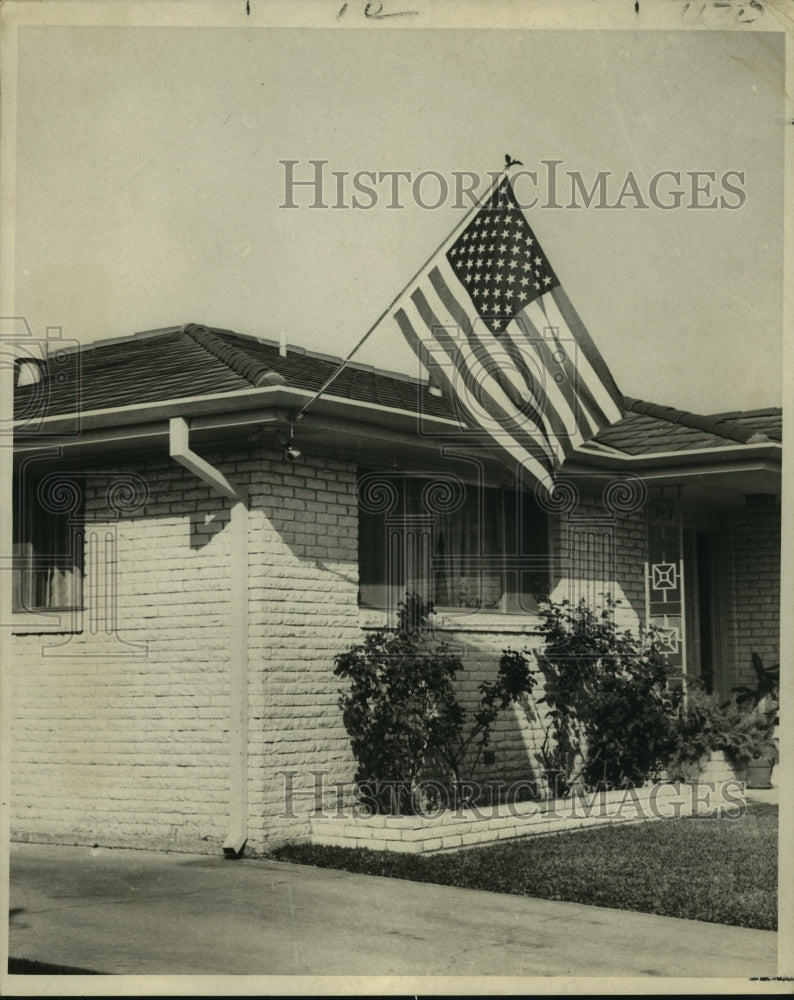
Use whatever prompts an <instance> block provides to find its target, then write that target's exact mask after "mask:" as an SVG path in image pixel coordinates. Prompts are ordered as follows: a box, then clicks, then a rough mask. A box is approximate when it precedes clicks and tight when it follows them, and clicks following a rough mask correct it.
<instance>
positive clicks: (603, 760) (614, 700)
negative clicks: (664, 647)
mask: <svg viewBox="0 0 794 1000" xmlns="http://www.w3.org/2000/svg"><path fill="white" fill-rule="evenodd" d="M617 603H618V602H615V601H613V600H612V599H611V597H610V596H609V595H606V596H605V600H604V606H603V607H602V608H601V609H600V610H594V609H592V608H590V607H589V606H588V605H587V603H586V602H585V601H584V600H582V601H580V602H579V603H578V604H577V605H572V604H571V603H570V602H569V601H566V600H563V601H560V602H553V601H550V600H541V601H540V602H539V614H540V617H541V619H542V625H541V628H540V632H541V634H542V635H543V638H544V640H545V646H544V648H543V649H542V650H541V651H540V652H539V653H538V654H537V660H538V666H539V672H540V674H542V676H543V680H544V694H543V696H542V697H540V698H538V699H537V700H536V702H535V705H536V706H538V707H536V708H535V709H534V713H533V714H534V715H535V717H536V719H544V717H545V727H546V729H545V738H544V741H543V745H542V747H541V751H540V753H539V755H538V756H539V760H540V762H541V764H542V765H543V766H544V768H545V769H546V771H547V772H560V773H561V776H562V780H563V782H564V785H565V786H566V787H569V786H570V785H571V784H573V783H574V782H575V781H577V780H582V781H584V782H585V783H586V784H589V785H590V786H597V785H599V784H605V783H606V784H609V785H615V786H625V785H627V784H630V783H642V782H643V781H645V780H646V779H647V778H648V777H651V776H652V775H654V774H656V773H658V772H659V771H660V770H661V769H662V768H663V767H664V765H665V763H666V762H667V760H668V758H669V756H670V753H671V751H672V749H673V748H674V746H675V740H676V737H675V716H676V710H677V707H678V702H679V699H680V695H679V693H678V692H677V690H674V689H671V688H670V687H669V686H668V668H667V665H666V664H665V662H664V658H663V656H662V654H661V652H660V651H659V648H658V646H657V644H656V641H655V634H654V633H653V631H652V630H651V631H649V632H648V634H647V636H646V639H645V641H642V640H640V639H638V638H636V637H635V636H633V635H632V633H631V632H630V631H622V632H621V631H619V630H618V628H617V626H616V624H615V614H614V612H615V608H616V604H617ZM516 656H520V657H523V656H524V654H523V653H515V652H514V651H512V650H508V651H507V652H506V653H505V657H506V658H514V657H516ZM541 705H543V706H545V709H544V710H540V709H539V706H541Z"/></svg>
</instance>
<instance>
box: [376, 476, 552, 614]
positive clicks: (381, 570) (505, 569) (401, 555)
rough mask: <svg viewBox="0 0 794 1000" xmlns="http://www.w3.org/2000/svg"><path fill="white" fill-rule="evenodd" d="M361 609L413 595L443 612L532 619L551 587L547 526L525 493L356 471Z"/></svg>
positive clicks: (448, 479) (387, 604) (455, 480)
mask: <svg viewBox="0 0 794 1000" xmlns="http://www.w3.org/2000/svg"><path fill="white" fill-rule="evenodd" d="M358 506H359V587H360V589H359V601H360V603H361V604H362V605H364V606H366V607H373V608H389V607H394V606H395V605H396V603H397V602H398V601H399V600H402V598H403V597H404V595H405V592H406V591H407V590H415V591H417V592H418V593H420V594H422V596H423V597H425V598H429V599H431V600H432V601H433V604H434V605H435V606H436V607H439V608H461V609H463V608H467V609H473V610H481V611H501V612H531V611H534V610H535V608H536V602H535V596H536V595H537V594H540V593H545V592H546V589H547V587H548V579H549V569H548V525H547V519H546V515H545V513H544V512H543V511H542V510H540V508H539V507H538V506H537V505H536V503H535V501H534V497H533V496H532V495H531V494H530V493H526V492H519V491H516V490H510V489H504V488H499V487H489V486H481V485H473V484H467V483H463V482H462V481H461V480H460V479H459V478H458V477H457V476H452V475H446V474H441V475H439V476H434V477H428V476H426V475H412V474H409V473H401V474H396V473H394V474H393V473H389V472H383V473H381V472H372V471H363V470H362V471H360V472H359V484H358Z"/></svg>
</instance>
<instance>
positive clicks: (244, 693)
mask: <svg viewBox="0 0 794 1000" xmlns="http://www.w3.org/2000/svg"><path fill="white" fill-rule="evenodd" d="M168 430H169V446H170V448H169V450H170V454H171V458H173V459H174V460H175V461H177V462H179V464H180V465H182V466H184V467H185V468H186V469H188V470H189V471H190V472H192V473H193V474H194V475H195V476H197V477H198V478H199V479H201V480H202V482H205V483H206V484H207V485H208V486H210V487H211V488H212V489H213V490H214V491H215V492H216V493H218V494H220V495H221V496H223V497H226V498H227V499H229V500H231V501H232V510H231V517H230V521H229V531H230V535H231V537H230V546H231V561H230V570H231V580H230V599H231V610H230V613H229V674H230V676H229V701H230V708H229V828H228V832H227V835H226V839H225V840H224V842H223V853H224V854H226V855H227V856H228V857H235V858H236V857H240V855H241V854H242V851H243V848H244V847H245V842H246V840H247V839H248V496H247V490H246V489H245V487H240V486H233V485H232V484H231V483H230V482H229V480H228V479H227V478H226V477H225V476H224V475H223V473H221V472H220V471H219V470H218V469H216V468H215V467H214V466H212V465H210V463H209V462H207V461H205V460H204V459H203V458H201V456H200V455H197V454H196V453H195V452H194V451H191V449H190V429H189V427H188V424H187V421H186V420H184V419H183V418H182V417H172V418H171V419H170V421H169V426H168Z"/></svg>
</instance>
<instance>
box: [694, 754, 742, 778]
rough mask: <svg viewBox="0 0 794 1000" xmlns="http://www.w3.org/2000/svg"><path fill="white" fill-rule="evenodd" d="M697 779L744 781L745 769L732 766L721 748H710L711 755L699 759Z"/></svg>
mask: <svg viewBox="0 0 794 1000" xmlns="http://www.w3.org/2000/svg"><path fill="white" fill-rule="evenodd" d="M698 780H699V781H715V782H716V781H744V780H745V769H744V768H743V767H734V765H733V764H732V763H731V762H730V760H729V759H728V757H726V755H725V753H724V751H722V750H712V751H711V755H710V756H709V757H708V758H706V759H705V760H701V761H700V777H699V778H698Z"/></svg>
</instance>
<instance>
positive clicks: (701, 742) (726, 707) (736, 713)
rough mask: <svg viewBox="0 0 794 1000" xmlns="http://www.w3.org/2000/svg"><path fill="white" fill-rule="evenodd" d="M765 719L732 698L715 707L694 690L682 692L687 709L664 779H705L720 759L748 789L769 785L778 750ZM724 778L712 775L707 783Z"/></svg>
mask: <svg viewBox="0 0 794 1000" xmlns="http://www.w3.org/2000/svg"><path fill="white" fill-rule="evenodd" d="M771 732H772V730H771V727H770V720H769V718H768V716H767V714H766V713H765V712H764V711H761V710H759V709H758V708H753V709H750V710H747V709H744V708H742V707H741V706H740V705H739V703H738V702H737V700H736V699H731V700H730V701H728V702H725V703H720V701H719V698H718V697H717V696H716V695H713V694H712V695H709V694H706V692H705V691H704V690H703V689H702V688H700V687H697V686H694V685H693V686H691V687H690V689H689V691H688V692H687V700H686V705H685V706H683V707H682V708H681V711H680V713H679V718H678V733H677V742H676V748H675V751H674V752H673V755H672V758H671V760H670V762H669V764H668V767H667V772H668V776H669V777H670V778H673V779H678V780H687V781H691V780H698V779H700V780H704V778H706V780H709V778H707V777H706V776H707V775H709V771H708V768H709V766H710V765H711V766H713V765H714V763H716V762H717V760H718V758H719V757H720V755H722V756H723V758H724V763H723V768H724V765H725V764H727V765H728V768H729V769H730V771H731V772H732V775H733V776H734V777H735V778H737V779H740V780H746V782H747V785H748V787H751V788H768V787H770V776H771V771H772V767H773V766H774V762H775V760H776V758H777V747H776V744H775V742H774V740H773V739H772V737H771ZM726 776H728V774H727V773H726V772H725V771H724V770H723V771H722V772H719V771H717V772H716V773H715V772H714V771H712V773H711V775H710V780H718V779H719V778H721V777H726Z"/></svg>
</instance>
